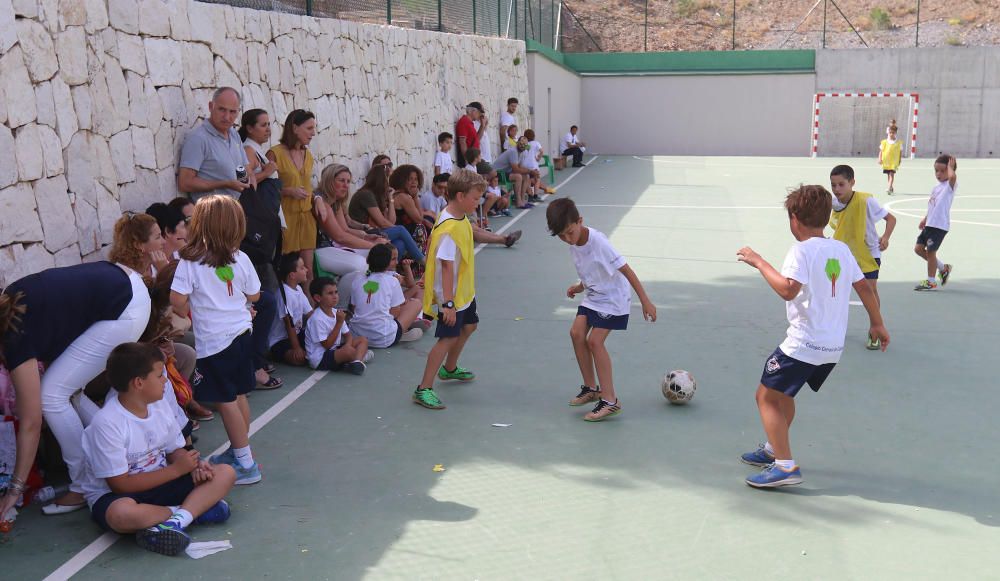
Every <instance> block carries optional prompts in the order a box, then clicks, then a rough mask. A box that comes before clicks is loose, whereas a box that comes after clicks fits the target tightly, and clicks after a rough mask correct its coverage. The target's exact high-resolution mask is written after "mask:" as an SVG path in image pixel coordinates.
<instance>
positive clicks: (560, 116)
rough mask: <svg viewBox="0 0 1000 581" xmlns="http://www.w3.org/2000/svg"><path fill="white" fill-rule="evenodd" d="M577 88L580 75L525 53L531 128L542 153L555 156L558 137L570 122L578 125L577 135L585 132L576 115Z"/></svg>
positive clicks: (542, 57) (534, 54) (577, 103)
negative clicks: (526, 55) (530, 107)
mask: <svg viewBox="0 0 1000 581" xmlns="http://www.w3.org/2000/svg"><path fill="white" fill-rule="evenodd" d="M580 87H581V78H580V77H579V76H578V75H577V74H576V73H574V72H572V71H570V70H568V69H565V68H563V67H561V66H559V65H557V64H555V63H554V62H552V61H550V60H549V59H548V58H546V57H544V56H542V55H540V54H538V53H529V54H528V94H529V95H530V96H531V106H532V114H531V128H532V129H534V130H535V135H536V137H537V138H538V140H539V141H540V142H541V144H542V147H543V148H544V149H545V152H546V153H549V154H553V155H558V152H556V150H557V149H558V148H559V139H560V137H562V136H563V135H565V134H567V133H569V128H570V127H571V126H573V125H579V126H580V131H581V135H584V134H585V133H584V132H585V131H586V124H585V123H584V122H583V121H582V120H581V118H580ZM523 106H524V105H523V104H522V107H523ZM523 129H525V128H522V130H523ZM584 139H586V138H584Z"/></svg>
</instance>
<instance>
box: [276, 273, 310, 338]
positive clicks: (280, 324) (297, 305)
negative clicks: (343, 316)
mask: <svg viewBox="0 0 1000 581" xmlns="http://www.w3.org/2000/svg"><path fill="white" fill-rule="evenodd" d="M281 286H282V290H284V291H285V293H284V296H285V298H283V297H282V296H281V295H282V293H280V292H279V293H277V299H278V300H277V303H278V310H277V311H276V312H275V314H274V324H273V325H271V334H270V335H268V337H267V345H268V347H274V344H275V343H277V342H278V341H281V340H282V339H288V331H287V330H285V315H291V317H292V327H294V328H295V334H296V335H298V334H299V333H301V332H302V329H303V328H304V326H303V321H304V320H305V317H306V315H308V314H309V312H310V311H312V305H310V304H309V297H307V296H306V293H304V292H302V287H300V286H296V287H295V288H292V287H290V286H288V285H287V284H285V283H281ZM286 298H287V304H286V300H285V299H286Z"/></svg>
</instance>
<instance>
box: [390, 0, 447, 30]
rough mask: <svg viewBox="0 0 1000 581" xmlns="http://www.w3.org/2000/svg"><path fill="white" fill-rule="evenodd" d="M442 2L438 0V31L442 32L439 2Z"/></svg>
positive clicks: (442, 25) (442, 23)
mask: <svg viewBox="0 0 1000 581" xmlns="http://www.w3.org/2000/svg"><path fill="white" fill-rule="evenodd" d="M389 1H390V2H392V0H389ZM442 2H444V0H438V32H444V22H441V13H442V10H441V3H442Z"/></svg>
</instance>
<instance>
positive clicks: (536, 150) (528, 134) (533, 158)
mask: <svg viewBox="0 0 1000 581" xmlns="http://www.w3.org/2000/svg"><path fill="white" fill-rule="evenodd" d="M524 138H525V139H526V140H527V141H528V150H527V151H526V152H525V154H524V155H525V156H526V157H527V159H526V161H525V164H524V165H525V166H526V167H530V168H531V178H532V179H533V180H535V181H536V182H537V184H538V187H539V188H541V189H542V190H543V191H544V192H545V193H546V194H554V193H556V191H555V189H553V188H550V187H549V186H547V185H545V180H543V179H542V172H541V170H540V168H539V165H538V164H539V162H541V161H542V156H544V155H545V150H543V149H542V144H541V143H540V142H539V141H537V140H536V139H535V131H534V130H533V129H525V130H524ZM531 201H532V202H536V203H538V202H541V201H542V197H541V196H539V195H537V194H536V195H535V199H533V200H531Z"/></svg>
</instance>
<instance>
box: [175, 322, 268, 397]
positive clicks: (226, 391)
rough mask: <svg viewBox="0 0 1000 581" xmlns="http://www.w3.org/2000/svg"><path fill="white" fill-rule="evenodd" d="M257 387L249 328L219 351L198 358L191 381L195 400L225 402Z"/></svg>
mask: <svg viewBox="0 0 1000 581" xmlns="http://www.w3.org/2000/svg"><path fill="white" fill-rule="evenodd" d="M255 387H257V380H256V379H255V378H254V363H253V338H252V336H251V335H250V331H247V332H246V333H243V334H242V335H240V336H239V337H237V338H235V339H233V342H232V343H230V344H229V347H226V348H225V349H223V350H222V351H219V352H218V353H216V354H215V355H210V356H208V357H205V358H204V359H198V361H197V363H196V368H195V374H194V377H193V378H192V381H191V388H192V390H193V391H194V399H196V400H197V401H200V402H205V403H228V402H231V401H236V396H238V395H244V394H247V393H250V392H251V391H253V389H254V388H255Z"/></svg>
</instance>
